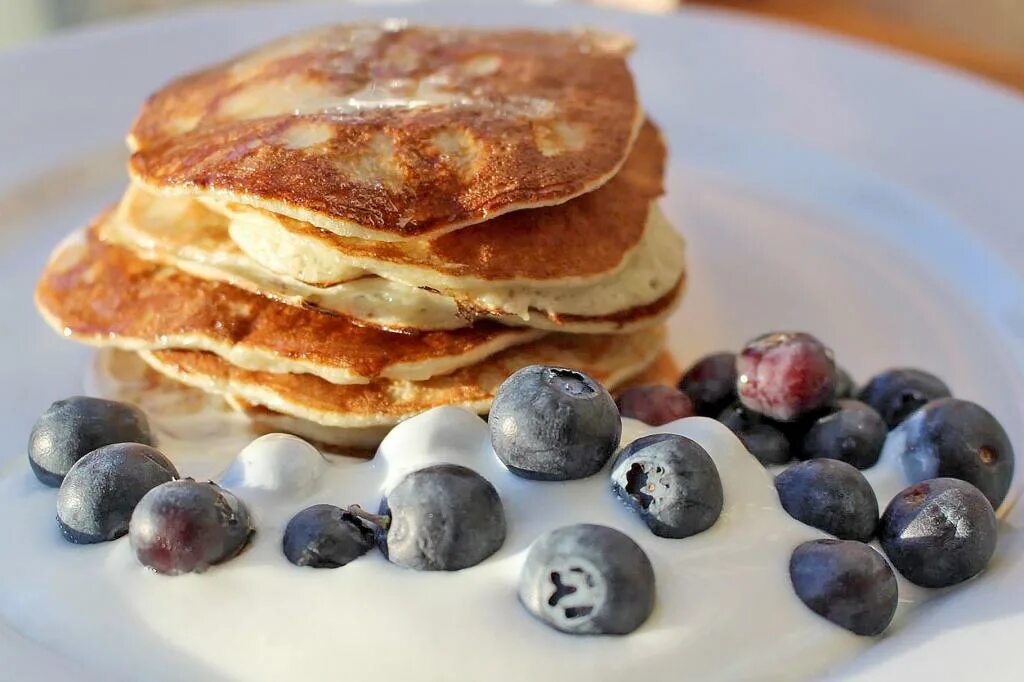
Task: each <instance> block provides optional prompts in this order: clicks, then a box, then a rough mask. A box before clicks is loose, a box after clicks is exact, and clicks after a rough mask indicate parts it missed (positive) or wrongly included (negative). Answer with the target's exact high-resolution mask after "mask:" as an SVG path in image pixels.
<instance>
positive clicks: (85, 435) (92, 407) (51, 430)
mask: <svg viewBox="0 0 1024 682" xmlns="http://www.w3.org/2000/svg"><path fill="white" fill-rule="evenodd" d="M114 443H142V444H143V445H156V439H155V438H154V437H153V433H152V431H150V428H149V420H147V419H146V415H145V413H144V412H143V411H142V410H140V409H139V408H137V407H135V406H133V405H127V404H125V403H118V402H114V401H113V400H101V399H100V398H87V397H85V396H72V397H71V398H68V399H66V400H58V401H57V402H55V403H54V404H52V405H50V407H49V409H48V410H46V412H44V413H43V414H42V416H40V417H39V419H38V420H37V421H36V424H35V426H33V427H32V435H31V436H29V439H28V460H29V464H30V465H31V466H32V471H33V472H34V473H35V475H36V478H38V479H39V480H40V481H42V482H43V483H45V484H46V485H48V486H51V487H54V488H57V487H59V486H60V483H61V481H63V480H64V475H65V474H67V473H68V471H69V470H70V469H71V466H72V465H73V464H74V463H75V462H77V461H78V460H80V459H81V458H82V457H84V456H85V455H86V454H87V453H90V452H92V451H93V450H95V449H96V448H101V447H103V446H104V445H113V444H114Z"/></svg>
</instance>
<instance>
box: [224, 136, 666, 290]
mask: <svg viewBox="0 0 1024 682" xmlns="http://www.w3.org/2000/svg"><path fill="white" fill-rule="evenodd" d="M665 155H666V150H665V144H664V142H663V141H662V139H661V134H660V133H659V132H658V129H657V128H656V127H655V126H654V124H653V123H651V122H650V121H648V122H647V123H645V124H644V126H643V128H641V130H640V135H639V137H638V138H637V141H636V144H635V145H634V147H633V151H632V152H631V153H630V155H629V157H628V158H627V159H626V163H625V164H624V165H623V166H622V169H621V170H620V171H619V172H618V174H616V175H615V177H613V178H612V179H611V180H609V181H608V182H607V183H606V184H605V185H603V186H602V187H600V188H599V189H596V190H594V191H593V192H590V193H588V194H584V195H583V196H581V197H577V198H576V199H573V200H571V201H568V202H566V203H564V204H560V205H558V206H551V207H547V208H538V209H534V210H529V211H516V212H514V213H508V214H505V215H502V216H499V217H497V218H494V219H491V220H488V221H486V222H484V223H480V224H479V225H475V226H474V227H473V229H471V230H458V231H456V232H452V233H449V234H445V235H442V236H440V237H435V238H433V239H416V240H406V241H402V242H380V241H370V240H366V239H356V238H352V237H342V236H339V235H336V234H334V233H332V232H328V231H326V230H321V229H319V228H316V227H314V226H312V225H310V224H309V223H304V222H300V221H297V220H292V219H289V218H286V217H284V216H280V215H277V214H274V213H270V212H268V211H262V210H259V209H255V208H252V207H250V206H245V205H241V204H224V203H223V202H211V203H210V207H211V208H212V209H213V210H217V211H221V212H223V213H224V214H225V216H226V217H227V218H228V219H229V221H230V226H229V229H230V232H231V236H232V238H233V239H234V240H235V241H236V242H237V243H238V245H239V246H241V247H242V249H243V250H244V251H245V252H246V253H247V254H249V256H251V257H252V258H253V259H254V260H256V261H257V262H258V263H260V264H262V265H263V266H265V267H266V268H268V269H269V270H272V271H274V272H276V273H279V274H281V275H285V276H288V277H292V278H294V279H298V280H301V281H303V282H307V283H310V284H316V285H320V286H326V285H330V284H336V283H338V282H344V281H346V280H350V279H354V278H356V277H359V276H361V275H364V274H367V273H372V274H376V275H380V276H381V277H387V278H389V279H393V280H397V281H400V282H405V283H407V284H409V285H410V286H419V287H428V288H431V289H434V290H437V291H453V290H454V291H458V290H462V291H465V290H479V289H494V288H496V287H514V286H528V287H535V288H540V287H552V288H557V287H567V286H574V287H575V286H583V285H587V284H593V283H596V282H598V281H600V280H602V279H605V278H607V277H608V276H609V275H612V274H614V273H615V272H617V271H618V270H620V269H621V268H622V267H624V265H625V263H626V260H627V256H628V255H629V254H630V253H632V251H633V250H634V249H636V248H637V246H638V245H639V243H640V240H641V238H642V237H643V236H644V232H645V226H646V224H647V220H648V213H649V211H650V209H651V203H652V202H653V201H654V200H655V199H657V198H658V197H659V196H660V195H661V194H662V192H663V185H662V180H663V177H664V173H665Z"/></svg>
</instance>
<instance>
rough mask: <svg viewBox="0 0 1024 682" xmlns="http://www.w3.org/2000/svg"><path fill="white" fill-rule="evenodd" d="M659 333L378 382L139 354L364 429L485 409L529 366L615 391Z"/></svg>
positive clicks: (556, 342)
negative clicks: (450, 408)
mask: <svg viewBox="0 0 1024 682" xmlns="http://www.w3.org/2000/svg"><path fill="white" fill-rule="evenodd" d="M664 338H665V332H664V329H663V328H661V327H657V328H654V329H648V330H643V331H638V332H634V333H632V334H624V335H610V334H609V335H568V334H551V335H549V336H546V337H544V338H542V339H539V340H537V341H533V342H531V343H527V344H524V345H521V346H517V347H514V348H510V349H508V350H506V351H503V352H501V353H498V354H496V355H494V356H491V357H489V358H487V359H485V360H482V361H480V362H478V363H476V364H474V365H470V366H468V367H463V368H461V369H459V370H456V371H455V372H452V373H451V374H446V375H444V376H438V377H433V378H431V379H428V380H426V381H387V380H378V381H374V382H371V383H369V384H362V385H348V386H340V385H337V384H332V383H329V382H327V381H324V380H323V379H320V378H319V377H316V376H314V375H311V374H273V373H269V372H254V371H250V370H245V369H242V368H240V367H236V366H235V365H232V364H230V363H228V362H227V361H226V360H224V359H223V358H221V357H220V356H218V355H215V354H213V353H207V352H204V351H192V350H158V351H140V353H139V354H140V356H141V357H142V358H143V359H144V360H145V361H146V362H147V363H148V364H149V365H150V366H152V367H153V368H154V369H156V370H157V371H159V372H161V373H162V374H165V375H167V376H169V377H171V378H173V379H176V380H178V381H180V382H182V383H185V384H188V385H190V386H194V387H196V388H200V389H202V390H204V391H208V392H211V393H218V394H221V395H228V396H235V397H236V398H238V399H241V400H244V401H246V402H247V403H251V404H254V405H261V406H263V407H266V408H269V409H271V410H273V411H275V412H279V413H281V414H285V415H289V416H292V417H297V418H300V419H304V420H306V421H311V422H315V423H317V424H321V425H324V426H330V427H343V428H364V427H377V426H390V425H394V424H397V423H398V422H400V421H402V420H403V419H407V418H409V417H412V416H414V415H416V414H419V413H420V412H424V411H426V410H429V409H431V408H433V407H439V406H442V405H457V406H460V407H464V408H466V409H469V410H472V411H474V412H477V413H481V414H482V413H484V412H486V411H487V410H488V409H490V405H491V400H492V399H493V398H494V393H495V391H496V390H497V389H498V386H500V385H501V383H502V382H503V381H504V380H505V379H506V378H507V377H508V376H509V375H510V374H512V373H513V372H514V371H516V370H517V369H519V368H521V367H525V366H527V365H536V364H542V365H556V366H561V367H571V368H574V369H578V370H580V371H583V372H586V373H587V374H590V375H591V376H593V377H594V378H595V379H597V380H598V381H600V382H601V383H602V384H604V385H605V386H607V387H608V388H609V390H612V389H614V388H615V387H617V386H619V385H621V384H623V383H624V382H626V381H628V380H629V379H630V378H632V377H634V376H636V375H638V374H640V373H641V372H643V371H644V369H646V368H647V367H648V366H650V365H651V364H652V363H653V362H654V361H655V359H657V357H658V356H659V355H660V353H661V350H662V346H663V343H664Z"/></svg>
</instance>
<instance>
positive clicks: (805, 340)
mask: <svg viewBox="0 0 1024 682" xmlns="http://www.w3.org/2000/svg"><path fill="white" fill-rule="evenodd" d="M854 396H856V398H857V399H854ZM694 415H697V416H705V417H713V418H717V419H718V420H719V421H721V422H722V423H723V424H724V425H725V426H727V427H728V428H729V429H730V430H732V431H733V432H734V433H735V434H736V436H737V437H738V438H739V440H740V441H741V442H742V443H743V444H744V445H745V447H746V448H747V450H749V451H750V453H751V454H752V455H753V456H754V457H756V458H757V459H758V460H760V461H761V462H762V463H763V464H765V465H775V466H783V465H788V466H786V468H785V469H783V470H782V471H780V472H779V473H778V475H777V476H776V477H775V487H776V490H777V492H778V496H779V501H780V504H781V506H782V508H783V509H785V511H786V512H787V513H788V514H789V515H790V516H792V517H793V518H794V519H796V520H798V521H800V522H802V523H805V524H807V525H809V526H813V527H815V528H817V529H820V530H821V531H824V532H825V533H827V534H829V535H831V536H833V537H834V539H824V540H816V541H811V542H806V543H804V544H802V545H800V546H798V547H796V548H795V549H794V551H793V553H792V555H791V559H790V565H789V573H790V579H791V582H792V585H793V589H794V591H795V593H796V595H797V596H798V597H799V598H800V600H801V601H803V603H804V604H806V605H807V606H808V608H810V609H811V610H813V611H814V612H815V613H817V614H819V615H821V616H822V617H824V618H827V619H828V620H830V621H832V622H833V623H835V624H837V625H839V626H842V627H844V628H846V629H848V630H850V631H851V632H854V633H856V634H859V635H877V634H879V633H881V632H882V631H884V630H885V629H886V627H888V625H889V623H890V621H891V620H892V617H893V614H894V613H895V610H896V604H897V597H898V588H897V582H896V575H895V572H894V571H893V568H892V567H895V569H896V571H898V572H899V573H900V574H902V575H903V576H904V577H905V578H907V579H908V580H910V581H912V582H914V583H916V584H918V585H921V586H924V587H947V586H950V585H954V584H957V583H960V582H963V581H964V580H967V579H969V578H971V577H973V576H975V575H977V574H978V573H979V572H981V571H982V570H983V569H984V568H985V566H986V565H987V564H988V562H989V560H990V559H991V557H992V555H993V553H994V551H995V545H996V518H995V513H994V509H995V508H996V507H998V505H999V504H1000V503H1001V502H1002V501H1003V499H1004V498H1005V497H1006V495H1007V492H1008V490H1009V486H1010V482H1011V479H1012V476H1013V468H1014V453H1013V448H1012V446H1011V444H1010V442H1009V439H1008V437H1007V435H1006V433H1005V431H1004V430H1003V428H1002V427H1001V426H1000V424H999V422H998V421H997V420H996V419H995V418H994V417H993V416H992V415H991V414H990V413H989V412H987V411H986V410H985V409H983V408H982V407H980V406H978V405H976V404H975V403H972V402H969V401H966V400H960V399H956V398H952V397H950V391H949V389H948V387H946V385H945V384H944V383H943V382H942V381H941V380H939V379H938V378H936V377H934V376H932V375H930V374H927V373H925V372H922V371H920V370H915V369H895V370H889V371H886V372H883V373H881V374H879V375H877V376H876V377H874V378H873V379H871V381H869V382H868V384H867V385H866V386H865V387H864V388H863V389H861V390H860V391H859V392H858V391H857V390H856V387H855V385H854V382H853V380H852V379H851V377H850V375H849V374H848V373H846V372H844V371H843V370H842V369H839V368H838V367H837V366H836V364H835V361H834V359H833V355H832V352H831V350H829V349H828V348H827V347H826V346H825V345H824V344H823V343H821V342H820V341H819V340H818V339H816V338H815V337H813V336H811V335H810V334H806V333H797V332H777V333H772V334H766V335H764V336H761V337H758V338H757V339H754V340H753V341H751V342H750V343H749V344H748V345H747V346H746V347H744V348H743V349H742V351H741V352H740V353H739V354H735V355H734V354H731V353H715V354H713V355H709V356H707V357H705V358H703V359H701V360H700V361H698V362H697V363H696V364H695V365H693V366H692V367H691V368H690V369H689V370H688V371H687V372H686V373H685V374H684V375H683V376H682V378H681V379H680V381H679V385H678V388H677V389H673V388H666V387H660V386H640V387H636V388H633V389H631V390H627V391H625V392H623V393H622V394H621V395H620V397H619V400H618V402H617V403H616V401H615V400H613V398H612V397H611V395H609V393H608V391H607V390H605V388H604V387H603V386H601V385H600V384H599V383H598V382H597V381H595V380H594V379H593V378H592V377H590V376H587V375H586V374H583V373H581V372H578V371H574V370H571V369H565V368H559V367H546V366H531V367H526V368H523V369H521V370H519V371H518V372H516V373H514V374H513V375H512V376H511V377H509V378H508V379H507V380H506V381H505V382H504V383H503V384H502V386H501V387H500V388H499V390H498V391H497V393H496V395H495V399H494V401H493V404H492V407H491V411H490V414H489V416H488V426H489V430H490V435H491V444H492V446H493V449H494V452H495V455H496V456H497V457H498V459H499V460H500V461H501V462H502V463H503V464H504V465H505V467H506V468H507V469H508V470H509V471H510V472H511V473H512V474H514V475H516V476H519V477H522V478H525V479H529V480H532V481H537V482H538V483H537V485H551V483H548V482H551V481H568V480H575V479H582V478H587V477H590V476H594V475H597V474H598V473H600V472H601V471H603V470H606V467H607V466H608V464H609V462H611V466H610V471H609V473H608V474H607V475H608V477H609V479H608V480H609V487H610V491H611V493H612V494H613V495H614V496H615V497H617V498H618V499H619V500H620V501H621V503H622V504H623V505H624V506H625V507H626V508H627V509H628V510H629V511H630V512H631V513H632V514H635V515H636V517H637V518H638V519H639V520H640V521H642V522H643V523H644V524H645V525H646V526H647V527H648V528H649V529H650V531H651V533H652V534H654V535H657V536H659V537H662V538H669V539H682V538H687V537H691V536H693V535H696V534H698V533H701V532H703V531H705V530H707V529H709V528H711V527H712V526H713V525H714V524H715V523H716V521H717V520H718V518H719V516H720V515H721V513H722V508H723V504H724V492H723V486H722V481H721V477H720V475H719V472H718V469H717V467H716V465H715V462H714V461H713V460H712V458H711V457H710V455H709V454H708V452H707V451H706V450H705V449H704V448H703V447H702V446H701V445H700V444H699V443H697V442H695V441H693V440H691V439H689V438H685V437H683V436H678V435H673V434H654V435H649V436H646V437H642V438H639V439H637V440H635V441H633V442H631V443H629V444H628V445H627V446H626V447H624V448H621V449H619V445H620V438H621V433H622V422H621V417H624V416H625V417H632V418H637V419H641V420H643V421H646V422H647V423H649V424H653V425H659V424H663V423H667V422H669V421H672V420H675V419H679V418H683V417H689V416H694ZM154 445H155V439H154V437H153V435H152V432H151V430H150V428H149V425H148V423H147V420H146V417H145V415H144V414H143V413H142V412H140V411H139V410H137V409H136V408H134V407H131V406H128V405H123V404H120V403H115V402H110V401H104V400H97V399H93V398H83V397H74V398H70V399H68V400H64V401H60V402H58V403H54V405H53V406H52V407H51V408H50V409H49V410H47V412H46V413H44V414H43V415H42V416H41V417H40V419H39V421H38V423H37V424H36V427H35V428H34V429H33V431H32V436H31V439H30V442H29V458H30V462H31V465H32V470H33V471H34V472H35V474H36V476H37V477H38V478H39V480H40V481H42V482H43V483H45V484H47V485H50V486H54V487H57V486H59V487H60V490H59V493H58V496H57V523H58V525H59V527H60V530H61V532H62V533H63V535H64V537H65V538H67V539H68V540H69V541H70V542H73V543H78V544H83V543H96V542H105V541H110V540H114V539H116V538H119V537H121V536H124V535H128V538H129V542H130V544H131V547H132V549H133V550H134V552H135V554H136V556H137V557H138V559H139V561H140V562H141V563H142V564H144V565H145V566H148V567H150V568H152V569H153V570H155V571H157V572H160V573H164V574H169V575H176V574H181V573H189V572H201V571H203V570H205V569H207V568H208V567H210V566H213V565H215V564H218V563H221V562H224V561H226V560H228V559H230V558H231V557H234V556H236V555H237V554H239V553H240V552H241V551H243V550H244V548H245V547H246V546H247V545H248V543H249V541H250V538H251V537H252V535H253V533H254V528H253V523H252V519H251V517H250V514H249V511H248V509H247V508H246V506H245V504H244V503H243V502H242V501H241V500H239V499H238V498H237V497H235V496H234V495H233V494H232V493H231V492H229V491H227V490H225V489H223V488H221V487H220V486H218V485H217V484H215V483H212V482H200V481H195V480H192V479H181V478H180V476H179V474H178V472H177V470H176V469H175V467H174V465H173V464H172V463H171V462H170V461H169V460H168V459H167V458H166V457H164V456H163V455H162V454H161V453H160V452H159V451H158V450H157V449H155V447H154ZM883 452H885V453H886V454H884V457H886V458H889V457H892V458H896V459H898V460H899V461H900V462H901V464H902V468H903V471H904V473H905V475H906V477H907V479H908V482H909V483H910V484H911V485H910V486H909V487H908V488H906V489H905V490H903V491H902V492H900V493H899V494H898V495H896V497H895V498H894V499H893V500H892V501H891V502H890V503H889V504H888V506H887V507H886V508H885V510H884V512H883V513H882V514H881V516H879V504H878V500H877V499H876V496H875V492H874V490H873V489H872V487H871V486H870V484H869V483H868V481H867V479H866V478H865V476H864V474H863V473H862V470H863V469H867V468H870V467H872V466H874V465H875V464H876V463H877V462H878V461H879V459H880V458H881V457H883ZM794 458H796V459H798V460H801V461H799V462H797V463H795V464H791V465H790V463H791V461H792V460H793V459H794ZM505 535H506V520H505V513H504V507H503V505H502V501H501V498H500V497H499V495H498V492H497V490H496V489H495V488H494V486H493V485H491V483H490V482H489V481H487V480H486V479H485V478H483V477H482V476H480V475H479V474H478V473H476V472H475V471H473V470H471V469H468V468H466V467H463V466H459V465H455V464H437V465H433V466H427V467H424V468H421V469H418V470H415V471H411V472H409V473H407V474H405V475H404V476H403V477H402V478H400V479H399V480H398V481H397V482H395V483H394V484H393V485H391V486H390V487H389V489H388V490H387V491H386V493H385V495H384V496H383V497H382V499H381V501H380V504H379V507H378V509H377V512H376V513H371V512H369V511H367V510H364V509H362V508H360V507H359V506H357V505H351V506H349V507H348V508H347V509H342V508H340V507H336V506H333V505H329V504H318V505H314V506H312V507H309V508H307V509H304V510H302V511H300V512H299V513H297V514H296V515H295V516H294V517H293V518H292V519H291V521H290V522H289V523H288V525H287V527H286V529H285V531H284V535H283V539H282V550H283V553H284V555H285V557H286V558H287V559H288V560H289V561H290V562H292V563H293V564H296V565H298V566H307V567H312V568H337V567H340V566H344V565H346V564H348V563H350V562H352V561H354V560H356V559H357V558H359V557H360V556H362V555H364V554H366V553H367V552H369V551H371V550H372V549H373V548H374V547H375V546H376V547H377V548H378V549H379V550H380V551H381V553H382V554H383V555H384V556H385V557H386V558H387V559H388V560H389V561H390V562H392V563H393V564H396V565H398V566H402V567H405V568H410V569H414V570H423V571H458V570H462V569H466V568H469V567H472V566H475V565H477V564H479V563H480V562H482V561H484V560H485V559H487V558H488V557H490V556H492V555H493V554H494V553H495V552H497V551H498V550H499V549H500V548H501V546H502V545H503V543H504V541H505ZM875 541H877V543H878V546H879V547H880V548H881V550H882V552H884V556H883V554H882V553H881V552H879V551H877V550H876V549H874V548H873V547H872V546H871V545H870V544H868V543H872V542H875ZM886 558H888V561H886ZM890 565H891V566H892V567H890ZM518 596H519V600H520V602H521V603H522V604H523V606H524V607H525V608H526V609H527V610H528V611H529V612H530V613H531V614H532V615H533V616H535V617H536V618H537V619H539V620H540V621H542V622H544V623H546V624H548V625H549V626H551V627H553V628H555V629H557V630H560V631H563V632H567V633H572V634H626V633H629V632H632V631H633V630H635V629H636V628H638V627H639V626H640V625H642V624H643V623H644V622H645V621H646V620H647V618H648V617H649V615H650V614H651V612H652V610H653V608H654V603H655V575H654V569H653V566H652V564H651V561H650V560H649V558H648V557H647V555H646V553H645V552H644V550H643V549H642V548H641V547H640V546H639V545H638V544H637V543H636V542H634V541H633V540H632V539H631V538H629V537H628V536H627V535H625V534H624V533H622V532H620V531H618V530H615V529H612V528H608V527H605V526H598V525H593V524H577V525H573V526H567V527H563V528H558V529H556V530H554V531H551V532H549V533H547V534H545V535H543V536H542V537H540V538H538V539H537V540H536V541H535V542H534V543H533V545H532V546H531V548H530V550H529V552H528V553H527V557H526V561H525V563H524V565H523V568H522V571H521V574H520V578H519V584H518Z"/></svg>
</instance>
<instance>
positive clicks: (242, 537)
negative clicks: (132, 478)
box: [128, 478, 253, 575]
mask: <svg viewBox="0 0 1024 682" xmlns="http://www.w3.org/2000/svg"><path fill="white" fill-rule="evenodd" d="M252 534H253V527H252V523H251V521H250V517H249V511H248V510H247V509H246V507H245V505H244V504H242V502H241V500H239V499H238V498H237V497H235V496H234V495H232V494H231V493H230V492H228V491H227V490H224V489H223V488H221V487H220V486H218V485H217V484H216V483H213V482H205V483H204V482H199V481H194V480H192V479H191V478H187V479H183V480H180V481H171V482H170V483H164V484H163V485H159V486H157V487H155V488H153V489H152V490H150V491H149V492H148V493H146V495H145V496H144V497H143V498H142V500H141V501H140V502H139V504H138V506H136V507H135V512H134V513H133V514H132V519H131V523H130V524H129V526H128V539H129V540H130V542H131V546H132V549H133V550H134V551H135V556H136V557H137V558H138V560H139V562H140V563H142V565H144V566H148V567H149V568H152V569H153V570H154V571H156V572H157V573H165V574H167V575H180V574H182V573H200V572H202V571H205V570H206V569H207V568H209V567H210V566H213V565H214V564H219V563H222V562H224V561H227V560H228V559H231V558H232V557H234V556H236V555H237V554H238V553H239V552H241V551H242V550H243V549H244V548H245V546H246V545H247V544H248V542H249V538H250V537H251V536H252Z"/></svg>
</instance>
